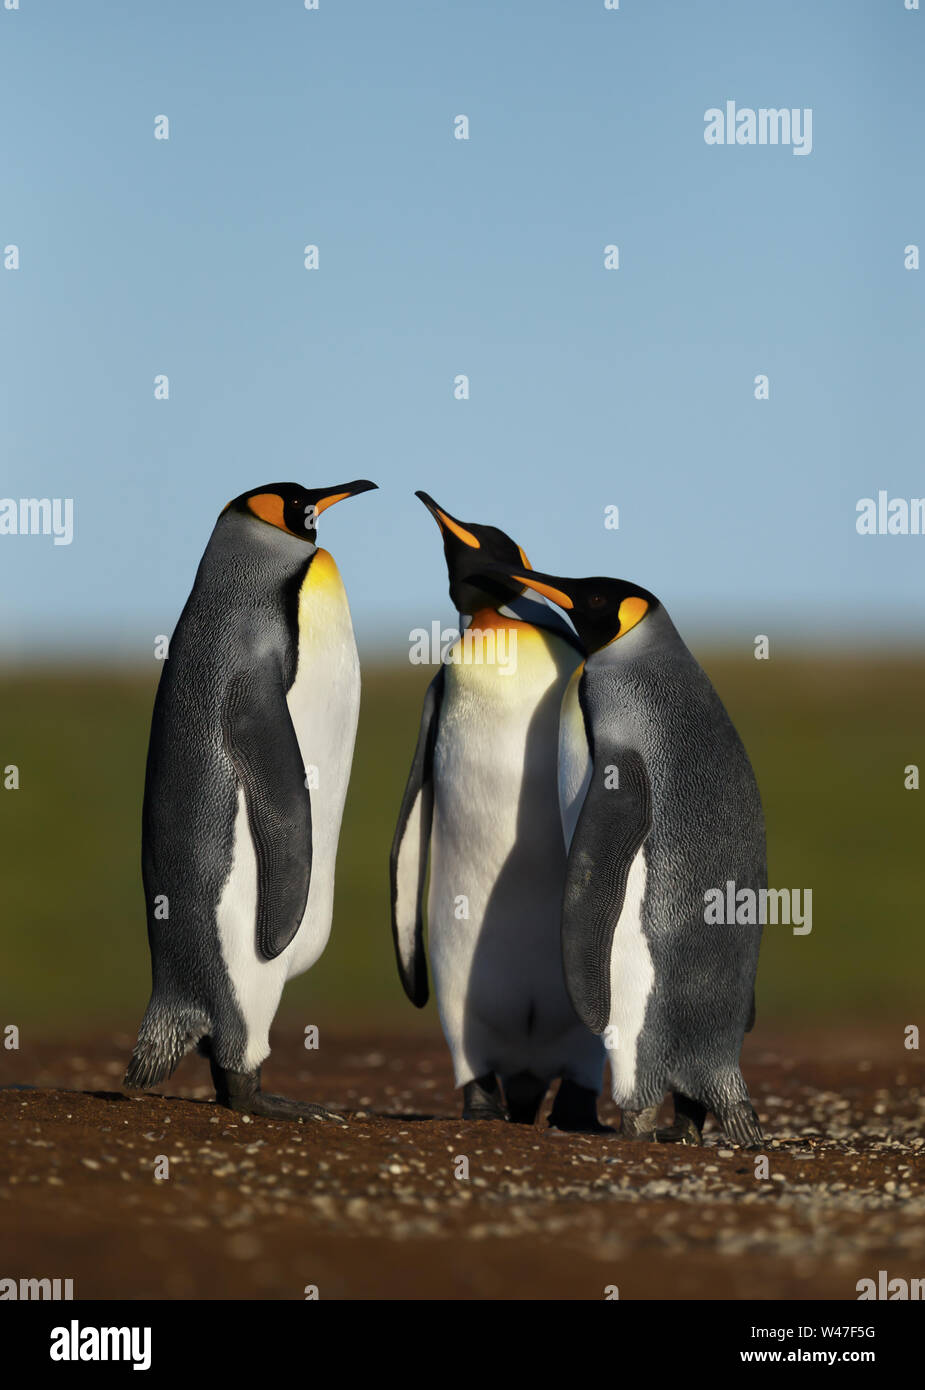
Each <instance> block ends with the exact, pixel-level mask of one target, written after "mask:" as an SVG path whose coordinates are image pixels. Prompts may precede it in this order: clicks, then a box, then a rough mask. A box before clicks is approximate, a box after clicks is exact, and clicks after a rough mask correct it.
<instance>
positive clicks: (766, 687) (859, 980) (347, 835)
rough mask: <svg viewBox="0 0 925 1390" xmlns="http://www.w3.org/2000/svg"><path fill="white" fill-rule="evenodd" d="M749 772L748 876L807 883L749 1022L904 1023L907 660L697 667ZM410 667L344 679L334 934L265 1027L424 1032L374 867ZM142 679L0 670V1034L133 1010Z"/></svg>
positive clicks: (93, 1023) (398, 754)
mask: <svg viewBox="0 0 925 1390" xmlns="http://www.w3.org/2000/svg"><path fill="white" fill-rule="evenodd" d="M700 658H701V660H702V661H703V664H704V665H705V667H706V669H707V670H708V672H709V674H710V676H711V677H712V679H713V681H714V683H715V685H716V687H717V689H718V690H719V692H720V695H721V696H722V698H723V700H724V701H725V703H726V705H727V707H728V709H729V712H730V714H731V715H732V718H733V720H734V722H735V723H736V725H737V727H738V729H739V731H740V733H741V735H742V738H743V740H744V742H745V745H746V747H747V748H748V750H749V753H750V756H751V758H752V762H753V764H754V766H755V770H756V773H757V776H758V781H759V785H760V787H761V793H762V797H763V800H764V805H765V812H766V816H767V822H768V842H769V860H770V881H771V883H772V885H773V886H775V887H791V888H801V889H805V888H811V889H812V890H813V930H812V933H811V935H809V936H804V937H800V936H794V935H793V934H792V933H791V931H790V929H789V928H787V927H783V926H777V927H768V928H767V929H766V932H765V938H764V944H763V947H762V959H761V965H760V968H759V974H758V1015H759V1024H760V1022H761V1019H762V1018H766V1019H774V1020H777V1021H781V1020H784V1019H786V1018H787V1017H788V1016H798V1017H799V1019H800V1021H801V1022H806V1021H809V1020H810V1019H812V1018H815V1017H819V1018H823V1019H831V1018H833V1017H836V1016H837V1017H839V1018H841V1019H843V1020H845V1019H851V1018H858V1019H861V1018H865V1019H871V1018H879V1019H890V1018H892V1019H895V1020H896V1022H897V1025H899V1026H901V1025H902V1024H903V1023H905V1022H907V1021H915V1019H916V1018H917V1010H918V1009H919V1008H920V1006H921V1000H922V981H923V975H925V941H923V932H922V908H921V902H922V879H923V873H922V867H921V865H922V843H923V834H922V832H923V814H922V810H921V804H922V803H921V800H920V797H921V796H922V795H923V794H925V793H920V792H917V791H906V790H905V789H904V787H903V769H904V767H905V766H906V764H908V763H917V764H920V763H921V761H922V754H923V735H922V711H923V708H925V662H922V661H919V660H917V659H913V658H911V657H903V656H894V657H877V658H871V659H862V658H854V657H848V656H841V657H840V656H827V655H822V656H818V655H811V654H805V655H791V656H788V657H775V658H773V659H772V660H770V661H761V662H759V661H755V660H753V659H751V658H750V659H747V660H742V659H739V658H733V657H730V656H728V655H724V654H715V655H713V656H709V655H707V656H706V657H704V655H703V654H702V653H701V654H700ZM431 674H432V672H429V671H427V670H426V669H421V668H416V667H400V668H399V667H384V666H378V667H377V666H372V667H370V666H366V667H365V668H364V673H363V704H362V711H361V716H360V726H359V731H358V737H357V748H356V757H355V760H354V770H353V779H352V782H351V786H350V792H349V796H348V800H347V810H346V814H345V819H344V827H343V833H342V836H341V845H340V855H339V866H338V880H337V894H336V903H335V919H334V930H333V934H332V938H331V943H330V945H329V946H328V949H327V951H326V953H325V955H324V956H323V957H322V960H321V961H320V962H319V964H318V965H317V966H316V967H315V969H313V970H312V971H310V972H309V973H308V974H307V975H304V976H302V977H300V978H299V979H298V980H296V981H293V982H292V983H291V984H290V985H289V986H287V989H286V993H285V995H284V1000H283V1010H284V1012H285V1014H286V1015H287V1016H288V1017H290V1019H292V1020H294V1019H295V1018H299V1019H300V1020H302V1021H303V1022H306V1023H308V1022H317V1023H322V1022H323V1023H326V1024H330V1025H331V1026H334V1025H336V1026H337V1027H339V1028H347V1029H349V1028H351V1027H357V1028H360V1027H365V1026H367V1025H369V1024H370V1023H374V1024H378V1023H386V1022H387V1023H389V1024H391V1025H398V1026H408V1027H415V1026H429V1027H431V1028H436V1027H437V1022H436V1018H435V1014H434V1010H433V1003H432V1002H431V1004H430V1005H428V1008H427V1010H426V1011H424V1013H423V1014H421V1013H419V1012H418V1011H417V1010H415V1009H414V1008H413V1007H412V1006H411V1005H410V1004H409V1003H408V1002H407V1001H406V1000H405V997H404V994H403V993H402V991H401V987H400V985H399V982H398V976H397V973H396V970H395V965H394V961H393V957H392V945H391V934H390V929H389V912H388V853H389V846H390V843H391V837H392V831H393V828H394V821H395V816H396V813H397V808H398V803H399V800H400V797H401V793H402V789H403V786H404V780H405V776H406V773H407V768H408V764H409V761H410V758H411V753H412V750H413V747H414V741H415V737H416V733H417V724H418V717H419V711H420V704H421V699H422V696H423V692H424V689H425V687H426V685H427V682H428V679H429V677H430V675H431ZM157 675H158V673H157V672H153V673H151V672H145V673H139V672H137V671H132V670H118V669H101V670H97V671H88V670H82V669H76V668H74V669H54V670H53V669H46V668H34V669H31V670H24V671H20V672H16V673H13V674H8V675H5V676H3V677H0V731H2V734H0V738H2V744H0V767H3V766H6V765H7V764H9V763H15V764H17V765H18V767H19V769H20V782H21V785H20V789H19V790H18V791H9V790H0V845H2V866H3V926H2V934H0V1013H2V1016H0V1026H2V1025H3V1024H6V1023H17V1024H18V1025H19V1026H20V1028H25V1029H28V1028H36V1029H39V1028H40V1029H41V1030H42V1031H43V1032H44V1033H45V1034H48V1033H49V1032H61V1033H71V1034H76V1035H77V1036H79V1034H80V1032H81V1031H86V1032H91V1031H95V1030H96V1029H97V1028H100V1027H110V1026H120V1027H125V1028H126V1029H128V1030H130V1031H131V1030H132V1029H134V1027H135V1026H136V1024H137V1022H138V1021H139V1020H140V1018H141V1014H142V1010H143V1008H144V1005H145V1003H146V1002H147V997H148V986H149V966H148V953H147V940H146V935H145V926H144V914H143V907H142V895H141V876H140V869H139V856H140V817H141V798H142V789H143V780H144V766H145V753H146V747H147V738H148V727H149V720H150V713H151V706H152V702H153V698H154V691H155V687H156V682H157Z"/></svg>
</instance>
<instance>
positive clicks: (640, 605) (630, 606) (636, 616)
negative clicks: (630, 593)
mask: <svg viewBox="0 0 925 1390" xmlns="http://www.w3.org/2000/svg"><path fill="white" fill-rule="evenodd" d="M648 611H649V605H648V603H647V602H646V600H645V599H644V598H637V597H635V596H634V597H633V598H625V599H624V600H623V602H622V603H621V604H620V611H619V613H618V615H617V616H618V617H619V619H620V631H619V632H618V633H617V636H618V637H624V636H625V635H626V633H628V632H629V630H630V628H631V627H635V626H636V624H637V623H638V622H640V621H641V620H642V619H643V618H644V617H645V616H646V614H647V613H648Z"/></svg>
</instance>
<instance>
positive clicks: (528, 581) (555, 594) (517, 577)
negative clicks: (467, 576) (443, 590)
mask: <svg viewBox="0 0 925 1390" xmlns="http://www.w3.org/2000/svg"><path fill="white" fill-rule="evenodd" d="M526 568H527V569H528V570H529V573H528V574H522V573H521V572H520V571H518V570H509V569H501V568H496V569H495V571H494V576H492V574H491V572H490V571H488V570H486V572H485V574H484V576H482V577H483V578H485V579H490V578H492V577H494V578H495V580H496V581H497V580H499V579H502V578H503V579H506V580H508V582H509V583H511V584H522V585H523V586H524V588H526V589H533V590H535V592H536V593H538V594H542V595H543V598H548V599H549V601H550V603H554V604H556V605H557V607H559V608H564V609H565V610H566V612H569V611H571V609H573V608H574V607H575V604H574V602H573V601H572V599H571V598H570V597H569V595H568V594H567V593H566V591H565V589H563V588H562V587H561V585H562V580H561V579H558V578H557V577H556V576H555V575H554V574H541V573H540V572H539V570H531V569H529V566H526Z"/></svg>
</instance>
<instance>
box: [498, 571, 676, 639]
mask: <svg viewBox="0 0 925 1390" xmlns="http://www.w3.org/2000/svg"><path fill="white" fill-rule="evenodd" d="M498 581H499V584H501V585H503V584H505V583H508V584H519V585H523V586H525V587H526V588H528V589H533V590H535V591H536V593H538V594H542V595H543V597H544V598H547V599H549V601H550V602H551V603H555V604H557V605H558V607H559V608H562V609H564V610H565V612H566V613H567V614H568V616H569V618H571V620H572V624H573V626H574V628H575V631H576V632H577V633H578V636H579V637H580V638H581V642H582V645H583V647H584V649H585V651H586V653H587V654H588V656H591V655H593V654H594V652H599V651H600V650H601V648H602V647H607V646H609V645H610V643H611V642H614V641H616V640H617V638H619V637H625V636H626V634H627V633H628V632H629V631H630V630H631V629H632V628H634V627H636V625H637V624H638V623H641V622H642V621H643V619H644V618H645V617H646V616H647V615H648V614H649V613H651V612H653V610H654V609H656V608H658V607H659V601H658V599H657V598H656V597H655V595H654V594H651V593H650V592H649V590H648V589H643V588H640V586H639V585H638V584H630V583H628V582H627V581H626V580H625V579H605V578H594V579H564V578H562V577H561V576H558V575H554V574H541V573H540V572H539V571H538V570H530V572H529V573H524V572H523V571H518V570H510V569H504V570H502V572H501V574H500V575H499V576H498ZM480 582H482V583H485V584H491V583H492V582H493V576H492V574H491V573H490V572H489V573H486V574H484V575H482V576H480Z"/></svg>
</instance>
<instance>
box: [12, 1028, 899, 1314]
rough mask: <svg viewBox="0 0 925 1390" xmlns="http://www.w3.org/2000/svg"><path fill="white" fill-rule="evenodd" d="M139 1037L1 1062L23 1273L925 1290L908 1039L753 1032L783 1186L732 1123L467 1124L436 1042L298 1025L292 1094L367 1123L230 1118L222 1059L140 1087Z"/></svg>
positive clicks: (179, 1282)
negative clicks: (880, 1282) (562, 1130)
mask: <svg viewBox="0 0 925 1390" xmlns="http://www.w3.org/2000/svg"><path fill="white" fill-rule="evenodd" d="M132 1041H133V1040H132V1039H131V1038H130V1037H128V1036H124V1035H100V1036H96V1037H88V1038H84V1039H82V1040H80V1043H79V1045H76V1046H75V1045H69V1046H65V1045H64V1044H61V1043H58V1044H55V1043H53V1042H48V1043H43V1044H41V1045H38V1046H36V1047H29V1048H27V1047H26V1046H25V1045H24V1046H23V1049H22V1050H21V1051H19V1052H4V1051H0V1087H2V1088H3V1089H0V1155H2V1159H0V1277H2V1278H8V1277H12V1278H26V1277H35V1278H39V1277H45V1278H55V1277H58V1278H62V1279H65V1278H71V1279H73V1280H74V1294H75V1297H77V1298H127V1297H128V1298H183V1299H190V1298H269V1299H302V1298H304V1297H305V1290H306V1287H307V1286H315V1287H317V1290H318V1293H319V1296H320V1297H321V1298H454V1299H467V1298H492V1299H494V1298H555V1299H559V1298H578V1299H601V1298H603V1297H605V1290H606V1289H607V1288H608V1286H613V1285H616V1286H617V1288H618V1289H619V1296H620V1297H621V1298H622V1299H638V1298H794V1299H812V1298H837V1299H852V1300H853V1299H856V1297H857V1293H856V1288H855V1286H856V1283H857V1281H858V1280H859V1279H861V1278H865V1277H871V1278H874V1279H876V1277H877V1272H878V1270H881V1269H885V1270H887V1271H888V1273H889V1276H890V1277H891V1278H895V1277H897V1276H900V1277H904V1278H906V1279H911V1278H923V1277H925V1186H923V1181H922V1177H923V1162H925V1138H923V1135H925V1084H923V1083H925V1065H923V1062H922V1061H921V1060H920V1056H919V1053H918V1052H910V1051H906V1050H905V1049H904V1047H903V1033H902V1029H901V1028H899V1029H892V1030H879V1031H877V1030H872V1031H867V1032H864V1031H862V1030H858V1031H855V1030H852V1031H851V1032H847V1031H845V1030H844V1029H841V1030H839V1031H838V1032H837V1033H835V1032H833V1033H829V1034H818V1035H816V1036H811V1035H805V1036H802V1037H798V1038H794V1037H792V1036H787V1037H786V1038H785V1037H784V1036H783V1035H770V1034H768V1033H765V1034H763V1035H762V1036H761V1037H760V1038H759V1039H757V1040H753V1039H749V1042H748V1046H747V1051H746V1053H745V1055H744V1057H743V1069H744V1071H745V1075H746V1077H747V1078H748V1081H749V1084H750V1087H751V1090H752V1096H753V1099H754V1101H755V1104H756V1108H757V1110H758V1113H759V1115H760V1117H761V1121H762V1124H763V1126H764V1129H765V1134H766V1139H767V1142H766V1145H765V1148H764V1150H763V1151H762V1152H763V1153H764V1155H766V1158H767V1165H768V1176H767V1177H759V1176H756V1161H757V1160H758V1159H759V1158H760V1155H759V1154H756V1153H752V1152H745V1151H743V1150H740V1149H736V1148H733V1147H732V1146H729V1145H727V1144H725V1143H724V1141H723V1140H722V1138H721V1136H720V1135H718V1134H717V1132H716V1130H715V1129H712V1128H708V1132H707V1134H706V1136H705V1143H704V1146H703V1147H702V1148H700V1149H696V1148H686V1147H678V1146H674V1145H654V1144H628V1143H627V1142H626V1141H623V1140H620V1139H618V1138H617V1137H616V1136H610V1135H603V1136H593V1137H592V1136H566V1135H562V1134H559V1133H557V1132H556V1131H553V1130H549V1129H548V1128H547V1127H546V1124H545V1117H544V1118H543V1120H542V1121H541V1123H540V1125H538V1126H537V1127H536V1128H535V1129H534V1128H527V1127H523V1126H515V1125H505V1124H502V1123H498V1122H491V1123H489V1122H480V1123H477V1124H464V1123H463V1122H462V1121H461V1120H460V1119H459V1118H458V1114H459V1098H458V1096H457V1095H456V1094H455V1093H454V1091H453V1088H452V1076H451V1073H450V1068H449V1064H448V1058H447V1055H446V1052H445V1049H444V1048H443V1046H442V1043H440V1042H439V1041H438V1040H435V1039H432V1038H429V1037H421V1036H403V1035H400V1034H396V1035H390V1036H376V1037H375V1038H373V1037H362V1036H341V1037H334V1036H332V1035H330V1034H328V1033H327V1032H325V1033H324V1035H323V1046H322V1048H321V1049H320V1050H319V1051H318V1052H311V1053H309V1052H306V1051H304V1049H303V1047H302V1039H301V1035H300V1034H298V1033H293V1032H290V1031H288V1030H287V1029H283V1028H281V1029H279V1030H278V1034H277V1036H276V1037H275V1050H274V1054H273V1057H272V1058H271V1060H270V1062H269V1063H268V1065H267V1067H266V1068H265V1077H264V1083H265V1085H266V1086H267V1089H270V1090H275V1091H280V1092H282V1093H283V1094H287V1095H291V1096H294V1097H299V1098H306V1099H312V1100H317V1101H321V1102H322V1103H324V1104H326V1105H328V1106H329V1107H331V1108H333V1109H336V1110H338V1111H339V1112H341V1113H342V1114H343V1115H344V1118H345V1120H346V1121H347V1123H346V1124H345V1125H339V1124H330V1123H328V1124H322V1123H318V1122H308V1123H296V1124H283V1123H280V1122H276V1121H270V1120H263V1119H256V1118H255V1119H250V1120H248V1119H244V1118H242V1117H241V1116H236V1115H233V1114H231V1113H230V1112H228V1111H224V1110H219V1109H218V1108H217V1107H216V1106H215V1105H214V1104H212V1103H211V1091H210V1089H209V1088H208V1086H207V1085H206V1084H205V1083H206V1081H207V1069H206V1064H205V1063H204V1062H202V1061H200V1060H199V1059H197V1058H189V1059H187V1060H186V1061H185V1062H184V1063H183V1064H182V1066H181V1067H180V1068H179V1069H178V1071H177V1072H176V1074H175V1076H174V1077H173V1078H172V1079H171V1080H170V1082H169V1083H167V1085H165V1086H164V1087H163V1088H162V1091H163V1094H151V1095H145V1096H143V1097H139V1096H134V1095H133V1096H129V1095H127V1094H124V1093H122V1092H121V1091H120V1090H119V1085H120V1078H121V1076H122V1073H123V1070H124V1067H125V1062H126V1060H127V1058H128V1055H129V1052H130V1049H131V1044H132ZM547 1108H548V1103H547ZM602 1118H603V1119H605V1120H606V1121H607V1122H609V1123H614V1122H615V1120H616V1118H617V1115H616V1112H615V1111H614V1110H613V1108H612V1107H610V1106H609V1105H604V1106H603V1107H602ZM711 1123H712V1122H711ZM163 1158H166V1159H167V1160H169V1174H168V1176H166V1177H158V1176H157V1175H156V1169H157V1167H158V1164H159V1162H160V1167H161V1170H162V1171H163V1163H162V1162H161V1160H162V1159H163ZM460 1159H465V1160H467V1161H468V1177H467V1178H466V1177H460V1176H457V1173H458V1172H459V1171H460V1170H461V1169H462V1168H463V1166H464V1165H463V1164H462V1163H461V1162H460Z"/></svg>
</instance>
